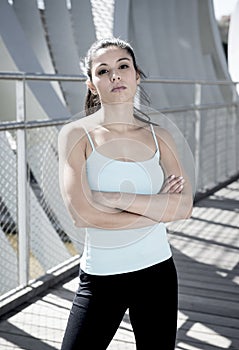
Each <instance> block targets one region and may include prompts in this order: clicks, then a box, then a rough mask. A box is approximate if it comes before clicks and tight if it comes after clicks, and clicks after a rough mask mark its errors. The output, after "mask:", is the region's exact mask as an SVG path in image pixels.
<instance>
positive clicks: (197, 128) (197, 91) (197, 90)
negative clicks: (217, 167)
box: [194, 84, 202, 186]
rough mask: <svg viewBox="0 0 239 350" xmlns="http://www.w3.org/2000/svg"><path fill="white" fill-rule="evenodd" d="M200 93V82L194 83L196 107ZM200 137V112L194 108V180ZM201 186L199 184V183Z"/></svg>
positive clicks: (197, 175)
mask: <svg viewBox="0 0 239 350" xmlns="http://www.w3.org/2000/svg"><path fill="white" fill-rule="evenodd" d="M201 95H202V86H201V84H195V85H194V105H195V107H198V106H200V105H201ZM200 139H201V112H200V110H198V109H196V110H195V173H196V181H198V177H199V169H200V141H201V140H200ZM200 186H201V184H200Z"/></svg>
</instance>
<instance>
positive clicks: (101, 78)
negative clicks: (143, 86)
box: [87, 46, 140, 104]
mask: <svg viewBox="0 0 239 350" xmlns="http://www.w3.org/2000/svg"><path fill="white" fill-rule="evenodd" d="M139 82H140V76H139V74H138V72H136V70H135V68H134V65H133V60H132V57H131V56H130V55H129V54H128V52H127V50H125V49H121V48H118V47H116V46H109V47H107V48H104V49H100V50H98V51H97V53H96V55H95V57H94V59H93V60H92V81H88V82H87V84H88V87H89V89H90V90H91V91H92V92H93V93H97V94H98V95H99V98H100V101H101V103H107V104H109V103H119V102H133V100H134V96H135V93H136V90H137V85H138V84H139Z"/></svg>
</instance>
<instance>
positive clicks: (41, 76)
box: [0, 72, 239, 85]
mask: <svg viewBox="0 0 239 350" xmlns="http://www.w3.org/2000/svg"><path fill="white" fill-rule="evenodd" d="M86 79H87V77H86V76H85V75H80V74H79V75H75V74H53V73H48V74H47V73H28V72H0V80H45V81H75V82H84V81H86ZM142 83H162V84H185V85H187V84H189V85H194V84H200V85H237V84H239V82H236V81H231V80H190V79H167V78H158V77H150V78H145V79H143V80H142Z"/></svg>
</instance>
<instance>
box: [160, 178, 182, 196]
mask: <svg viewBox="0 0 239 350" xmlns="http://www.w3.org/2000/svg"><path fill="white" fill-rule="evenodd" d="M184 183H185V180H184V178H183V177H182V176H175V175H170V176H169V177H167V178H166V180H165V181H164V184H163V186H162V188H161V191H160V193H181V192H182V190H183V185H184Z"/></svg>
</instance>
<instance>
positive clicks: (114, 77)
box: [111, 71, 121, 81]
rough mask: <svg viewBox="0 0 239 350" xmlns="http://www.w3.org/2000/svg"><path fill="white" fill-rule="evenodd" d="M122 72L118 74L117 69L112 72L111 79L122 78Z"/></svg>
mask: <svg viewBox="0 0 239 350" xmlns="http://www.w3.org/2000/svg"><path fill="white" fill-rule="evenodd" d="M120 79H121V77H120V74H118V73H117V72H116V71H113V72H112V74H111V81H116V80H120Z"/></svg>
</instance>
